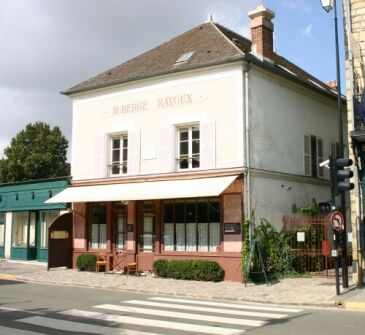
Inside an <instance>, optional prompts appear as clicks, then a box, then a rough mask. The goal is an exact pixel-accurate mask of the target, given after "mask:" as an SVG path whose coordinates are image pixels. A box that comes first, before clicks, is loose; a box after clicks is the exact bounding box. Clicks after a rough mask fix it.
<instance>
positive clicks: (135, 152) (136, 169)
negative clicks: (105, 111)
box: [127, 129, 141, 175]
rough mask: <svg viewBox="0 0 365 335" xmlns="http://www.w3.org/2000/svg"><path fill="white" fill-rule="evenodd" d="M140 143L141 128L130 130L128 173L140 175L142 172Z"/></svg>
mask: <svg viewBox="0 0 365 335" xmlns="http://www.w3.org/2000/svg"><path fill="white" fill-rule="evenodd" d="M140 144H141V135H140V130H139V129H134V130H130V131H128V162H127V166H128V168H127V174H131V175H138V174H139V173H140V161H141V157H140V152H141V150H140Z"/></svg>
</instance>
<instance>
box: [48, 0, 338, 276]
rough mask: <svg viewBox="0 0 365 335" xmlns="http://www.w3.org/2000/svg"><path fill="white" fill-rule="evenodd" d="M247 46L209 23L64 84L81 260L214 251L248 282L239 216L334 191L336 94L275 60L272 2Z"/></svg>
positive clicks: (290, 208)
mask: <svg viewBox="0 0 365 335" xmlns="http://www.w3.org/2000/svg"><path fill="white" fill-rule="evenodd" d="M249 16H250V18H251V31H252V41H251V40H249V39H246V38H244V37H242V36H240V35H239V34H236V33H234V32H232V31H231V30H229V29H227V28H225V27H223V26H221V25H220V24H218V23H215V22H213V21H209V22H206V23H203V24H201V25H198V26H197V27H195V28H193V29H191V30H189V31H187V32H185V33H183V34H182V35H180V36H177V37H175V38H173V39H171V40H170V41H168V42H166V43H164V44H162V45H160V46H158V47H156V48H154V49H152V50H150V51H147V52H146V53H144V54H142V55H140V56H137V57H135V58H133V59H131V60H129V61H127V62H125V63H123V64H121V65H119V66H116V67H115V68H113V69H111V70H108V71H106V72H104V73H102V74H100V75H97V76H95V77H93V78H91V79H89V80H86V81H85V82H83V83H81V84H79V85H76V86H74V87H72V88H70V89H68V90H66V91H64V92H63V93H64V94H66V95H67V96H69V97H70V98H71V99H72V103H73V135H72V176H73V181H72V182H71V187H70V188H68V189H67V190H65V191H64V192H61V193H60V194H59V195H58V196H55V197H54V198H52V199H50V200H49V201H48V202H72V203H73V205H72V206H73V213H74V217H73V225H74V245H73V263H74V264H75V262H76V259H77V257H78V255H80V254H81V253H85V252H92V253H97V252H101V251H104V252H108V253H112V252H113V251H117V252H118V253H119V256H118V258H119V260H118V262H122V263H123V264H127V263H128V262H130V261H134V260H135V259H136V257H137V258H138V262H139V268H140V270H151V269H152V264H153V262H154V260H156V259H161V258H165V259H175V258H178V259H208V260H216V261H217V262H219V264H220V265H221V266H222V267H223V268H224V270H225V278H226V279H229V280H236V281H239V280H242V270H241V264H242V255H241V245H242V240H243V238H244V237H243V236H242V231H241V224H242V221H243V218H244V217H247V218H251V217H252V216H253V215H254V217H255V218H256V222H259V220H260V218H267V219H268V220H269V221H270V222H271V223H273V224H274V225H275V226H276V227H277V228H280V227H281V221H282V217H283V215H284V214H290V213H293V212H296V209H297V208H299V207H302V206H305V205H307V204H309V203H310V202H311V200H312V199H313V198H315V199H316V200H317V201H318V202H325V201H328V200H330V188H329V180H328V179H329V175H328V172H327V171H326V170H325V169H324V168H323V167H319V165H318V164H319V163H320V162H321V161H322V160H324V159H325V157H328V155H329V153H330V152H331V150H332V151H333V150H336V142H337V119H336V106H337V105H336V101H337V100H336V91H335V90H333V89H332V88H331V87H329V86H328V85H326V84H325V83H323V82H321V81H320V80H318V79H316V78H315V77H313V76H312V75H310V74H309V73H307V72H305V71H304V70H302V69H300V68H299V67H298V66H296V65H295V64H293V63H292V62H290V61H288V60H287V59H285V58H284V57H282V56H280V55H278V54H277V53H275V51H274V47H273V30H274V25H273V22H272V19H273V18H274V16H275V14H274V12H272V11H271V10H269V9H267V8H265V7H264V6H260V7H258V8H257V9H256V10H254V11H252V12H250V13H249Z"/></svg>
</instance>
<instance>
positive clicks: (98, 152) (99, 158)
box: [94, 135, 108, 178]
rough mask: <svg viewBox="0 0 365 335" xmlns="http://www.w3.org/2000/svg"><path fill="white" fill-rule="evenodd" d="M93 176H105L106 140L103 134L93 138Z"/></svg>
mask: <svg viewBox="0 0 365 335" xmlns="http://www.w3.org/2000/svg"><path fill="white" fill-rule="evenodd" d="M94 157H95V162H94V166H95V178H105V177H106V175H107V164H108V162H107V161H106V157H107V141H106V137H105V136H104V135H100V136H97V137H96V138H95V156H94Z"/></svg>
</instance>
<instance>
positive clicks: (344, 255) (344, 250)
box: [334, 0, 349, 288]
mask: <svg viewBox="0 0 365 335" xmlns="http://www.w3.org/2000/svg"><path fill="white" fill-rule="evenodd" d="M334 12H335V13H334V15H335V40H336V75H337V113H338V136H339V144H340V153H339V154H340V157H344V144H343V121H342V108H341V107H342V96H341V77H340V51H339V45H338V44H339V43H338V23H337V21H338V20H337V1H336V0H335V1H334ZM340 199H341V207H340V210H341V213H342V214H343V217H344V221H345V222H344V230H343V232H342V243H341V249H342V255H341V258H342V286H343V288H348V287H349V281H348V269H347V224H346V197H345V192H343V191H342V192H340Z"/></svg>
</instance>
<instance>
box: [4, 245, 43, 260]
mask: <svg viewBox="0 0 365 335" xmlns="http://www.w3.org/2000/svg"><path fill="white" fill-rule="evenodd" d="M10 258H11V259H18V260H26V261H31V260H36V259H37V248H35V247H29V248H21V247H11V251H10Z"/></svg>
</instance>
